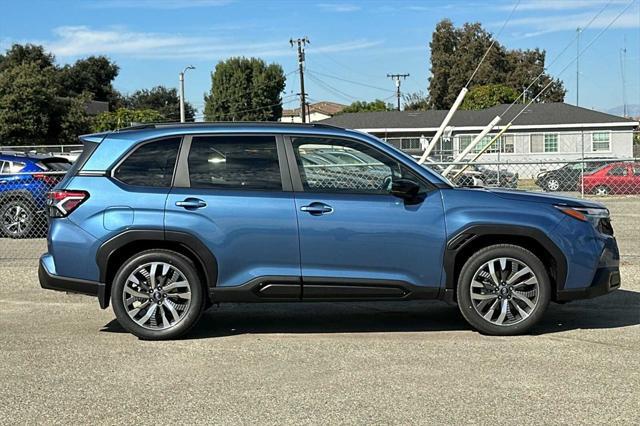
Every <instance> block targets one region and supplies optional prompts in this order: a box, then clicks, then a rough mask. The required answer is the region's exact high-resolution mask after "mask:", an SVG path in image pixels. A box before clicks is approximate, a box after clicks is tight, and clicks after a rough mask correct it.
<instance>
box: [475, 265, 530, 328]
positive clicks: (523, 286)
mask: <svg viewBox="0 0 640 426" xmlns="http://www.w3.org/2000/svg"><path fill="white" fill-rule="evenodd" d="M469 291H470V296H471V302H472V305H473V308H474V309H475V310H476V312H477V313H478V314H479V315H480V316H481V317H483V318H484V319H485V321H488V322H490V323H492V324H495V325H499V326H511V325H514V324H517V323H519V322H521V321H523V320H525V319H527V317H529V316H530V315H531V314H532V312H533V311H534V310H535V309H536V306H537V304H538V299H539V293H540V287H539V282H538V278H537V277H536V275H535V273H534V272H533V270H532V269H531V268H530V267H529V266H527V265H526V264H525V263H524V262H522V261H520V260H518V259H514V258H511V257H499V258H494V259H491V260H489V261H488V262H485V263H484V264H482V265H481V266H480V267H479V268H478V269H477V271H476V272H475V274H474V275H473V279H472V280H471V286H470V287H469Z"/></svg>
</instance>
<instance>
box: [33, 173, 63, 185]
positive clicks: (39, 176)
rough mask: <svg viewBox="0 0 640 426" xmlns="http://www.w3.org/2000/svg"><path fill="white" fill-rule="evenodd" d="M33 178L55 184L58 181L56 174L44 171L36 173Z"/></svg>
mask: <svg viewBox="0 0 640 426" xmlns="http://www.w3.org/2000/svg"><path fill="white" fill-rule="evenodd" d="M33 178H34V179H36V180H40V181H42V182H44V183H46V184H48V185H55V184H56V183H57V181H58V180H57V179H56V178H55V176H50V175H46V174H44V173H34V174H33Z"/></svg>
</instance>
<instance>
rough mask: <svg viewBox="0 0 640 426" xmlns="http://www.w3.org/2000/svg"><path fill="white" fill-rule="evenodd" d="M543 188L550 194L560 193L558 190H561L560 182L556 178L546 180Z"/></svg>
mask: <svg viewBox="0 0 640 426" xmlns="http://www.w3.org/2000/svg"><path fill="white" fill-rule="evenodd" d="M544 186H545V189H546V190H547V191H550V192H555V191H560V189H562V185H561V183H560V181H559V180H558V179H556V178H551V179H549V180H547V181H546V182H545V184H544Z"/></svg>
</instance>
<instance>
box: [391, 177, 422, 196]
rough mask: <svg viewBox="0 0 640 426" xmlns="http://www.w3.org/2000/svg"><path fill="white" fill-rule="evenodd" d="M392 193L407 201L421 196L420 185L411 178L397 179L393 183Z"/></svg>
mask: <svg viewBox="0 0 640 426" xmlns="http://www.w3.org/2000/svg"><path fill="white" fill-rule="evenodd" d="M391 193H392V194H393V195H394V196H396V197H398V198H402V199H403V200H405V201H415V200H416V199H417V198H418V197H419V193H420V185H418V184H417V183H416V182H414V181H412V180H410V179H395V180H394V181H393V182H392V183H391Z"/></svg>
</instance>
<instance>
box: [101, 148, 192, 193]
mask: <svg viewBox="0 0 640 426" xmlns="http://www.w3.org/2000/svg"><path fill="white" fill-rule="evenodd" d="M180 140H181V138H179V137H174V138H167V139H159V140H156V141H152V142H146V143H143V144H142V145H140V146H138V147H137V148H134V151H133V152H132V153H131V154H129V155H128V156H127V157H126V158H125V159H124V160H123V161H122V162H121V163H120V164H119V165H118V166H117V167H116V169H115V171H114V172H113V177H114V178H116V179H118V180H119V181H120V182H123V183H126V184H128V185H134V186H151V187H169V186H171V181H172V179H173V170H174V168H175V165H176V159H177V158H178V149H179V148H180Z"/></svg>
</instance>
